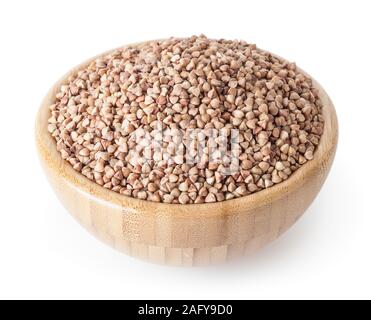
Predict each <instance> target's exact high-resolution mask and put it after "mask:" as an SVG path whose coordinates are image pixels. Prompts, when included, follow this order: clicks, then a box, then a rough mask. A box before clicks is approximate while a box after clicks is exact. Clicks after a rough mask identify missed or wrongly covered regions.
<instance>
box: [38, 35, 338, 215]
mask: <svg viewBox="0 0 371 320" xmlns="http://www.w3.org/2000/svg"><path fill="white" fill-rule="evenodd" d="M162 40H165V39H160V40H148V41H144V42H139V43H133V44H127V45H124V46H120V47H118V48H115V49H112V50H108V51H106V52H104V53H101V54H99V55H97V56H94V57H92V58H90V59H88V60H86V61H84V62H83V63H81V64H79V65H77V66H76V67H74V68H73V69H71V70H70V71H69V72H67V73H66V74H65V75H64V76H63V77H62V78H60V79H59V80H58V81H57V82H56V83H55V84H54V85H53V86H52V87H51V89H50V90H49V91H48V93H47V95H46V96H45V97H44V99H43V101H42V103H41V106H40V108H39V111H38V114H37V117H36V125H35V136H36V146H37V149H38V153H39V157H40V159H41V160H42V162H43V164H45V165H47V167H48V169H50V170H53V171H55V172H56V173H57V174H58V175H59V176H62V177H63V179H64V180H65V181H66V182H67V183H68V184H69V185H70V186H71V187H73V188H75V189H76V191H80V192H83V193H85V194H86V195H87V196H88V197H93V198H94V199H95V200H97V201H99V202H104V203H106V204H109V205H113V206H119V207H120V208H121V209H122V211H123V212H128V213H130V212H137V211H138V210H139V211H140V212H141V213H143V214H149V215H153V214H171V215H173V216H176V217H177V218H182V217H183V218H192V219H195V218H205V217H215V216H226V215H233V214H236V213H238V212H241V209H243V210H244V211H250V210H251V209H257V208H261V207H265V206H270V205H271V203H272V202H273V201H276V200H278V199H280V198H283V197H286V196H287V194H288V192H289V191H293V190H297V189H298V188H300V187H301V186H302V185H304V184H305V183H306V182H307V181H308V179H309V178H310V177H311V176H312V175H313V174H315V172H316V170H317V169H318V167H321V166H323V164H324V163H326V162H327V161H328V160H329V159H330V158H331V157H332V155H333V154H334V153H335V151H336V147H337V141H338V120H337V115H336V110H335V108H334V105H333V103H332V101H331V99H330V98H329V96H328V94H327V93H326V91H325V90H324V89H323V87H322V86H321V85H320V84H319V83H318V82H317V81H316V80H315V79H314V78H313V77H312V76H310V75H309V74H308V73H307V72H305V71H304V70H302V69H301V68H299V67H298V71H299V72H301V73H303V74H304V75H306V76H308V77H310V78H311V79H312V81H313V86H314V87H315V88H316V89H317V90H318V92H319V97H320V100H321V102H322V105H323V109H322V114H323V117H324V120H325V124H324V132H323V134H322V136H321V140H320V143H319V145H318V147H317V149H316V150H315V153H314V158H313V159H312V160H310V161H308V162H307V163H305V164H304V165H302V166H301V167H300V168H299V169H298V170H296V171H295V172H294V173H293V174H292V175H291V176H290V177H289V178H288V179H287V180H285V181H283V182H281V183H279V184H276V185H274V186H272V187H270V188H268V189H264V190H260V191H258V192H256V193H253V194H250V195H247V196H244V197H240V198H236V199H231V200H225V201H222V202H214V203H202V204H186V205H184V204H168V203H162V202H152V201H148V200H141V199H138V198H134V197H129V196H125V195H122V194H119V193H117V192H115V191H112V190H110V189H106V188H104V187H103V186H100V185H98V184H97V183H95V182H93V181H91V180H89V179H88V178H87V177H85V176H84V175H82V174H81V173H80V172H78V171H76V170H74V169H73V167H72V166H71V165H70V164H69V163H68V162H67V161H65V160H64V159H62V157H61V156H60V153H59V152H58V151H57V148H56V142H55V140H54V138H53V137H52V136H51V134H50V133H49V132H48V130H47V127H48V119H49V117H50V113H49V106H50V105H52V104H53V103H54V101H55V95H56V93H57V91H58V90H59V89H60V87H61V85H63V84H65V83H66V81H67V79H68V77H69V76H71V75H74V74H76V73H77V72H78V71H79V70H81V69H83V68H85V67H87V66H88V65H89V64H90V63H91V62H92V61H94V60H96V59H98V58H101V57H104V56H106V55H108V54H110V53H112V52H114V51H116V50H119V49H122V48H126V47H137V48H140V47H141V46H142V45H145V44H146V43H148V42H152V41H162ZM260 50H262V49H260ZM263 51H265V50H263ZM265 52H267V53H269V54H271V55H272V56H275V57H277V58H279V59H281V60H283V61H287V60H286V59H284V58H281V57H280V56H279V55H276V54H272V53H270V52H269V51H265Z"/></svg>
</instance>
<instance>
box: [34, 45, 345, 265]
mask: <svg viewBox="0 0 371 320" xmlns="http://www.w3.org/2000/svg"><path fill="white" fill-rule="evenodd" d="M136 45H137V46H140V45H141V44H136ZM105 54H107V53H104V54H102V55H101V56H103V55H105ZM96 58H97V57H94V58H92V59H90V60H89V61H87V62H85V63H83V64H81V65H79V66H78V67H76V68H74V69H73V70H72V71H70V72H69V73H68V74H67V75H65V76H64V77H63V78H62V79H61V80H60V81H58V82H57V83H56V84H55V85H54V86H53V87H52V89H51V90H50V91H49V93H48V94H47V96H46V97H45V99H44V100H43V102H42V105H41V107H40V110H39V112H38V115H37V119H36V129H35V132H36V145H37V149H38V153H39V157H40V161H41V164H42V166H43V168H44V170H45V173H46V175H47V177H48V180H49V181H50V183H51V185H52V187H53V189H54V191H55V193H56V194H57V196H58V198H59V199H60V201H61V202H62V203H63V205H64V206H65V208H66V209H67V210H68V211H69V212H70V213H71V214H72V216H73V217H75V219H76V220H77V221H78V222H79V223H80V224H81V225H82V226H84V227H85V228H86V229H87V230H88V231H89V232H91V233H92V234H94V235H95V236H96V237H97V238H99V239H100V240H102V241H104V242H105V243H107V244H109V245H110V246H112V247H114V248H116V249H118V250H120V251H122V252H124V253H126V254H128V255H131V256H133V257H136V258H140V259H143V260H146V261H150V262H154V263H160V264H167V265H176V266H195V265H208V264H219V263H222V262H224V261H226V260H230V259H234V258H236V257H240V256H243V255H246V254H250V253H252V252H254V251H256V250H258V249H260V248H262V247H263V246H265V245H266V244H268V243H270V242H272V241H274V240H275V239H276V238H278V237H279V236H280V235H281V234H282V233H284V232H285V231H286V230H287V229H289V228H290V226H292V225H293V224H294V223H295V222H296V221H297V220H298V219H299V218H300V216H301V215H302V214H303V213H304V212H305V210H306V209H307V208H308V206H309V205H310V204H311V203H312V201H313V200H314V198H315V197H316V195H317V194H318V192H319V191H320V189H321V187H322V185H323V183H324V181H325V179H326V177H327V175H328V173H329V170H330V167H331V165H332V162H333V159H334V156H335V152H336V146H337V140H338V123H337V117H336V112H335V109H334V106H333V104H332V102H331V100H330V98H329V97H328V95H327V94H326V92H325V91H324V90H323V88H322V87H321V86H320V85H319V84H318V83H317V82H315V86H316V87H317V88H318V89H319V91H320V98H321V100H322V102H323V105H324V108H323V115H324V118H325V130H324V134H323V136H322V138H321V142H320V145H319V147H318V149H317V151H316V152H315V155H314V159H313V160H312V161H309V162H307V163H306V164H305V165H303V166H302V167H301V168H300V169H299V170H297V171H296V172H295V173H294V174H293V175H292V176H291V177H290V178H289V179H288V180H286V181H285V182H283V183H280V184H278V185H275V186H273V187H271V188H270V189H266V190H263V191H260V192H257V193H255V194H252V195H249V196H247V197H243V198H239V199H233V200H229V201H225V202H220V203H211V204H192V205H177V204H162V203H160V204H159V203H154V202H149V201H144V200H139V199H133V198H129V197H126V196H123V195H120V194H117V193H115V192H113V191H110V190H107V189H104V188H103V187H101V186H99V185H97V184H95V183H93V182H92V181H90V180H89V179H87V178H86V177H84V176H83V175H81V174H80V173H78V172H76V171H75V170H74V169H73V168H72V167H71V166H70V165H69V164H68V163H67V162H66V161H64V160H63V159H62V158H61V156H60V154H59V153H58V152H57V148H56V142H55V141H54V139H53V138H52V137H51V135H50V134H49V133H48V131H47V126H48V118H49V117H50V113H49V109H48V108H49V106H50V105H51V104H52V103H53V102H54V100H55V94H56V93H57V91H58V90H59V89H60V86H61V84H63V83H65V82H66V79H67V78H68V76H69V75H71V74H75V73H76V72H77V71H78V70H80V69H81V68H83V67H85V66H87V65H88V64H89V63H90V62H91V61H92V60H93V59H96Z"/></svg>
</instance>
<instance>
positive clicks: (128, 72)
mask: <svg viewBox="0 0 371 320" xmlns="http://www.w3.org/2000/svg"><path fill="white" fill-rule="evenodd" d="M50 111H51V117H50V119H49V126H48V130H49V132H50V133H51V134H52V136H53V137H54V139H55V140H56V142H57V148H58V151H59V152H60V154H61V155H62V157H63V159H65V160H66V161H68V162H69V163H70V164H71V165H72V166H73V168H74V169H75V170H76V171H79V172H81V173H82V174H83V175H84V176H86V177H87V178H89V179H90V180H92V181H94V182H95V183H97V184H99V185H101V186H103V187H105V188H107V189H111V190H113V191H115V192H118V193H121V194H123V195H126V196H131V197H135V198H139V199H143V200H149V201H156V202H165V203H180V204H191V203H205V202H206V203H210V202H218V201H224V200H230V199H234V198H239V197H243V196H246V195H249V194H252V193H254V192H257V191H259V190H262V189H266V188H269V187H271V186H273V185H275V184H278V183H281V182H283V181H284V180H286V179H288V178H289V177H290V175H291V174H292V173H293V172H294V171H296V170H297V169H298V168H299V167H300V166H302V165H303V164H305V163H306V162H307V161H310V160H311V159H313V155H314V152H315V149H316V146H317V145H318V144H319V141H320V137H321V135H322V133H323V128H324V121H323V117H322V115H321V111H322V106H321V102H320V100H319V97H318V92H317V90H316V89H315V88H314V87H313V84H312V80H311V79H309V78H308V77H307V76H305V75H303V74H302V73H300V72H299V71H298V70H297V68H296V66H295V64H293V63H288V62H285V61H283V60H280V59H278V58H276V57H274V56H272V55H271V54H269V53H266V52H264V51H262V50H260V49H258V48H257V47H256V46H255V45H251V44H247V43H246V42H243V41H227V40H210V39H207V38H206V37H205V36H200V37H195V36H194V37H191V38H187V39H175V38H171V39H168V40H164V41H152V42H148V43H145V44H142V45H140V46H133V47H126V48H123V49H120V50H116V51H115V52H113V53H110V54H108V55H106V56H104V57H102V58H99V59H97V60H95V61H93V62H92V63H90V65H89V66H88V67H86V68H83V69H82V70H80V71H79V72H78V73H77V74H76V75H74V76H71V77H70V78H69V79H68V82H67V83H66V84H65V85H62V86H61V89H60V92H59V93H58V94H57V95H56V101H55V104H53V105H52V106H51V107H50ZM159 128H160V129H161V130H159Z"/></svg>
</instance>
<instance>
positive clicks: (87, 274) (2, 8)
mask: <svg viewBox="0 0 371 320" xmlns="http://www.w3.org/2000/svg"><path fill="white" fill-rule="evenodd" d="M370 15H371V6H370V1H367V0H365V1H356V0H353V1H323V0H321V1H314V0H311V1H268V0H265V1H246V0H244V1H233V0H228V1H216V0H213V1H200V0H197V1H193V0H187V1H160V0H156V1H147V2H146V1H139V0H135V1H110V0H104V1H93V0H90V1H77V0H72V1H69V0H63V1H36V0H34V1H17V0H12V1H1V2H0V35H1V36H0V41H1V42H0V43H1V44H0V93H1V94H0V139H1V140H0V141H1V142H0V169H1V175H0V189H1V193H0V195H1V200H0V298H3V299H6V298H10V299H12V298H14V299H15V298H36V299H38V298H40V299H41V298H47V299H50V298H51V299H53V298H72V299H73V298H81V299H85V298H97V299H106V298H113V299H116V298H117V299H130V298H133V299H145V298H152V299H155V298H158V299H162V298H175V299H188V298H193V299H198V298H204V299H206V298H209V299H233V298H236V299H250V298H251V299H263V298H268V299H270V298H272V299H275V298H277V299H281V298H282V299H289V298H290V299H291V298H299V299H301V298H309V299H313V298H319V299H322V298H329V299H330V298H335V299H336V298H368V299H369V298H371V290H370V286H371V272H370V270H371V248H370V245H371V210H370V196H371V194H370V189H371V188H370V184H371V183H370V182H371V175H370V147H371V146H370V133H369V132H370V130H371V61H370V60H371V45H370V39H371V36H370V32H371V19H370ZM200 33H204V34H206V35H207V36H208V37H212V38H232V39H235V38H237V39H244V40H246V41H248V42H253V43H257V44H258V46H259V47H261V48H264V49H267V50H270V51H272V52H274V53H277V54H279V55H281V56H283V57H285V58H287V59H289V60H293V61H296V62H297V63H298V65H299V66H300V67H302V68H303V69H304V70H306V71H307V72H309V73H310V74H311V75H313V76H314V77H315V78H316V79H317V80H318V81H319V82H321V84H322V85H323V86H324V88H325V89H326V90H327V91H328V93H329V95H330V96H331V98H332V99H333V101H334V104H335V106H336V108H337V112H338V117H339V123H340V141H339V148H338V153H337V157H336V160H335V163H334V166H333V169H332V171H331V174H330V176H329V178H328V180H327V182H326V184H325V186H324V188H323V189H322V191H321V193H320V195H319V196H318V198H317V199H316V201H315V202H314V203H313V205H312V206H311V207H310V209H309V210H308V211H307V213H306V214H305V215H304V217H303V218H302V219H301V220H300V221H299V222H298V223H297V224H296V225H295V226H294V227H293V228H292V229H290V230H289V232H287V233H286V234H285V235H284V236H283V237H281V238H280V239H279V240H278V241H276V242H275V243H273V244H272V245H270V246H269V247H267V248H266V249H264V250H263V251H261V252H259V253H258V254H256V255H255V256H253V257H250V258H248V259H245V260H242V261H239V262H236V263H233V264H229V265H224V266H219V267H208V268H194V269H184V268H180V269H179V268H170V267H162V266H156V265H151V264H147V263H143V262H141V261H137V260H134V259H132V258H129V257H126V256H124V255H122V254H120V253H118V252H115V251H114V250H112V249H110V248H108V247H106V246H105V245H103V244H101V243H100V242H98V241H97V240H95V239H94V238H93V237H92V236H90V235H89V234H88V233H87V232H85V231H84V230H83V229H82V228H81V227H80V226H79V225H78V224H77V223H76V222H75V221H74V220H73V219H72V218H71V217H70V216H69V215H68V214H67V212H66V211H65V210H64V209H63V208H62V206H61V204H60V203H59V202H58V201H57V199H56V197H55V196H54V194H53V192H52V190H51V188H50V187H49V185H48V183H47V181H46V179H45V177H44V174H43V172H42V171H41V169H40V166H39V163H38V159H37V155H36V150H35V146H34V139H33V128H34V119H35V115H36V112H37V109H38V106H39V104H40V102H41V100H42V98H43V96H44V95H45V94H46V92H47V90H48V89H49V87H51V85H52V84H53V83H54V82H55V81H56V80H57V79H58V78H59V77H61V76H62V75H63V74H64V73H65V72H66V71H68V70H69V69H70V68H72V67H73V66H75V65H77V64H79V63H80V62H82V61H83V60H85V59H87V58H89V57H91V56H94V55H96V54H98V53H101V52H104V51H106V50H108V49H111V48H115V47H118V46H121V45H123V44H127V43H130V42H137V41H141V40H148V39H158V38H165V37H168V36H190V35H193V34H200Z"/></svg>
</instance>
